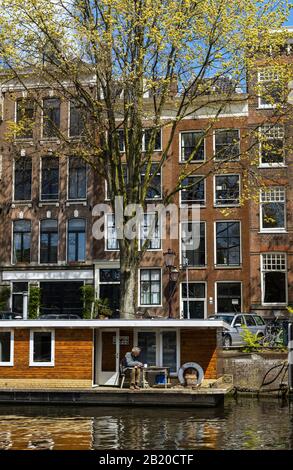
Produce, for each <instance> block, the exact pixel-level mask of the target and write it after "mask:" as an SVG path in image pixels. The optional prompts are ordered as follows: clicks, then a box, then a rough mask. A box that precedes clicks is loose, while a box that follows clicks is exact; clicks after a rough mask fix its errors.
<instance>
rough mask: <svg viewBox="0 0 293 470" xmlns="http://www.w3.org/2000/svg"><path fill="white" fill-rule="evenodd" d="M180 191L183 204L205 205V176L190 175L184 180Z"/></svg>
mask: <svg viewBox="0 0 293 470" xmlns="http://www.w3.org/2000/svg"><path fill="white" fill-rule="evenodd" d="M181 186H182V189H181V191H180V197H181V203H182V204H200V205H201V206H204V205H205V178H204V176H188V177H187V178H185V179H184V180H183V181H182V184H181Z"/></svg>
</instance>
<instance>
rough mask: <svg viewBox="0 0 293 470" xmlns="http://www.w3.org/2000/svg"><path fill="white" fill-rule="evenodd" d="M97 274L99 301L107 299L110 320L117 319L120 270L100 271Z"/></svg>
mask: <svg viewBox="0 0 293 470" xmlns="http://www.w3.org/2000/svg"><path fill="white" fill-rule="evenodd" d="M99 274H100V275H99V299H107V301H108V305H109V307H110V308H111V310H112V312H113V314H112V317H111V318H119V311H120V310H119V307H120V269H116V268H110V269H100V270H99Z"/></svg>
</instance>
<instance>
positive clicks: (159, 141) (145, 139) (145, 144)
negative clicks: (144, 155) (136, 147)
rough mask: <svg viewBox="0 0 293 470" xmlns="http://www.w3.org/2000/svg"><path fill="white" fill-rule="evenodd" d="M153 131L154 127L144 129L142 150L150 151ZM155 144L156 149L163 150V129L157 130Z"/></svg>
mask: <svg viewBox="0 0 293 470" xmlns="http://www.w3.org/2000/svg"><path fill="white" fill-rule="evenodd" d="M153 131H154V129H152V128H149V129H144V130H143V136H142V151H143V152H148V151H149V146H150V141H151V137H152V133H153ZM153 146H154V151H158V150H162V131H161V129H157V130H156V133H155V142H154V144H153Z"/></svg>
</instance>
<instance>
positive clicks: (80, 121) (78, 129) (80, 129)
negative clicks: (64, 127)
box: [69, 98, 86, 137]
mask: <svg viewBox="0 0 293 470" xmlns="http://www.w3.org/2000/svg"><path fill="white" fill-rule="evenodd" d="M85 106H86V104H85V102H83V100H82V99H81V98H80V99H76V100H71V101H70V117H69V136H70V137H80V136H81V135H82V134H83V133H84V124H85Z"/></svg>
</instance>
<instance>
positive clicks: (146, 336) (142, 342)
mask: <svg viewBox="0 0 293 470" xmlns="http://www.w3.org/2000/svg"><path fill="white" fill-rule="evenodd" d="M156 344H157V338H156V333H155V332H153V331H139V332H138V333H137V345H138V347H139V348H140V349H141V353H140V358H139V360H140V361H141V362H142V363H143V364H147V365H148V366H155V365H156Z"/></svg>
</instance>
